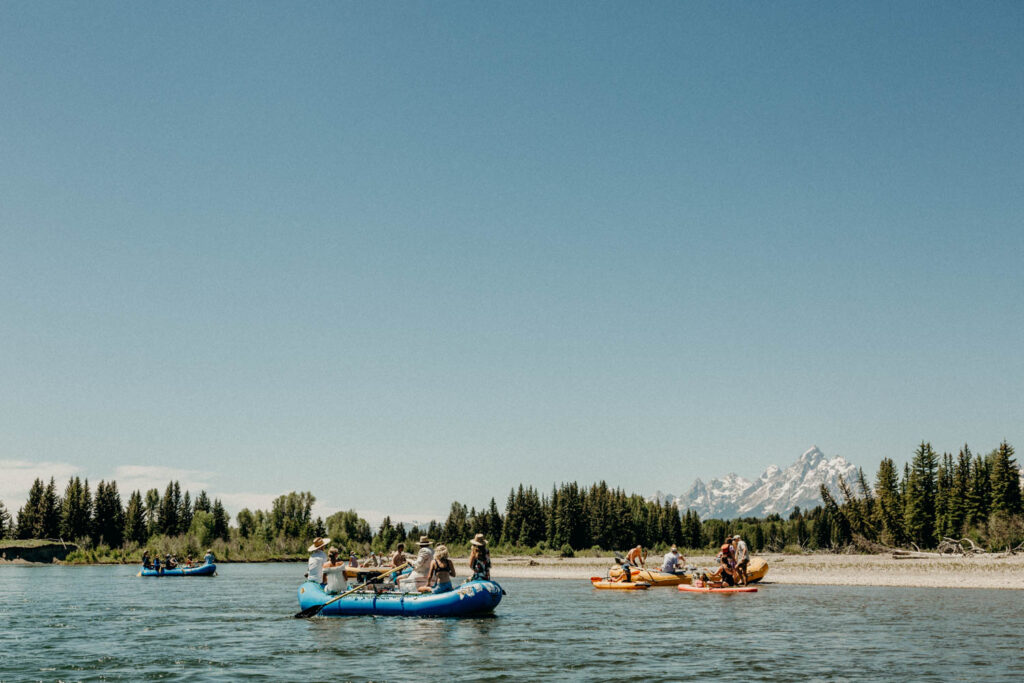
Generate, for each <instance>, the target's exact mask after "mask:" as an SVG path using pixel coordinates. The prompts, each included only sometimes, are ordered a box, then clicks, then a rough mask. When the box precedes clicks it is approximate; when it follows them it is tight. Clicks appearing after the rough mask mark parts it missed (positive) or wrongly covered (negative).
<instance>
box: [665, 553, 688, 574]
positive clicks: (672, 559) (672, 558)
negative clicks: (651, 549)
mask: <svg viewBox="0 0 1024 683" xmlns="http://www.w3.org/2000/svg"><path fill="white" fill-rule="evenodd" d="M685 562H686V558H685V557H683V556H682V555H680V554H679V548H677V547H676V546H672V548H671V549H670V550H669V551H668V552H667V553H665V558H664V559H663V560H662V562H661V571H663V572H665V573H666V574H675V573H676V571H677V570H678V569H679V568H680V567H681V566H682V565H683V564H684V563H685Z"/></svg>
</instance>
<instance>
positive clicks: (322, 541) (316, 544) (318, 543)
mask: <svg viewBox="0 0 1024 683" xmlns="http://www.w3.org/2000/svg"><path fill="white" fill-rule="evenodd" d="M330 542H331V539H329V538H320V537H319V536H317V537H316V538H314V539H313V545H311V546H309V547H308V548H306V552H307V553H311V552H315V551H317V550H320V549H321V548H323V547H324V546H325V545H327V544H328V543H330Z"/></svg>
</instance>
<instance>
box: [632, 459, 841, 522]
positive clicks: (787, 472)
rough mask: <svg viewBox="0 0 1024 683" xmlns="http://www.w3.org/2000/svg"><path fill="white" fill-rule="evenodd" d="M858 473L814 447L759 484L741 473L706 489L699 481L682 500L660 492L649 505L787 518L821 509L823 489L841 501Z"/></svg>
mask: <svg viewBox="0 0 1024 683" xmlns="http://www.w3.org/2000/svg"><path fill="white" fill-rule="evenodd" d="M856 471H857V468H856V467H854V466H853V465H851V464H850V463H849V462H847V460H846V459H845V458H843V457H842V456H838V455H837V456H835V457H833V458H828V457H826V456H825V454H824V453H822V452H821V451H820V450H819V449H818V447H817V446H813V447H812V448H810V449H809V450H808V451H806V452H805V453H804V454H803V455H801V456H800V457H799V458H797V461H796V462H794V463H793V464H792V465H790V466H789V467H787V468H786V469H781V468H779V467H777V466H776V465H772V466H771V467H769V468H768V469H766V470H765V471H764V474H762V475H761V476H760V477H758V478H757V479H756V480H754V481H750V480H749V479H744V478H743V477H740V476H738V475H736V474H727V475H725V476H724V477H722V478H720V479H712V480H711V481H709V482H708V483H707V484H705V483H704V482H703V481H701V480H700V479H697V480H696V481H694V482H693V485H692V486H691V487H690V488H689V490H688V491H687V492H686V493H684V494H683V495H681V496H676V495H674V494H671V493H662V492H661V491H656V492H655V494H654V495H653V496H652V497H651V498H650V500H661V502H662V503H663V504H666V505H671V504H672V503H673V502H674V503H675V504H676V505H678V506H679V509H680V510H682V511H685V510H688V509H690V510H696V511H697V513H698V514H699V515H700V517H701V519H715V518H717V519H733V518H736V517H764V516H766V515H770V514H772V513H778V514H780V515H783V516H786V515H788V514H789V513H790V512H792V511H793V508H794V507H797V506H799V507H800V509H802V510H805V509H808V508H813V507H815V506H816V505H821V502H822V501H821V485H822V484H825V486H827V487H828V489H829V490H830V491H831V492H832V493H833V494H834V495H835V496H836V498H837V499H838V500H839V501H840V502H841V501H842V495H841V494H840V493H839V477H840V476H843V477H845V478H846V480H847V482H850V483H851V484H852V480H853V477H854V475H855V474H856Z"/></svg>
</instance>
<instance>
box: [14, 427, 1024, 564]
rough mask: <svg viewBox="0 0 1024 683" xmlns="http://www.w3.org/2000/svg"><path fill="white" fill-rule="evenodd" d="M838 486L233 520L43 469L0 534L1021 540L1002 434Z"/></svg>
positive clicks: (278, 502)
mask: <svg viewBox="0 0 1024 683" xmlns="http://www.w3.org/2000/svg"><path fill="white" fill-rule="evenodd" d="M840 492H841V496H840V498H839V499H838V500H837V499H836V497H835V496H833V495H832V493H831V492H830V491H829V490H828V489H827V488H826V487H824V486H822V488H821V496H822V500H823V504H822V505H820V506H817V507H815V508H813V509H810V510H800V509H799V508H797V509H795V510H793V511H792V512H790V513H789V514H788V515H787V516H786V517H785V518H783V517H782V516H780V515H769V516H768V517H765V518H741V519H734V520H719V519H707V520H701V519H700V517H699V516H698V515H697V513H696V512H694V511H692V510H686V511H680V510H678V509H677V508H676V506H675V505H665V504H663V502H662V501H659V500H653V501H652V500H647V499H645V498H643V497H641V496H639V495H636V494H627V493H625V492H624V491H623V490H622V489H618V488H612V487H610V486H608V485H607V484H606V483H605V482H600V483H596V484H592V485H590V486H581V485H580V484H578V483H576V482H571V483H567V484H561V485H560V486H553V487H552V489H551V491H550V493H546V494H542V493H540V492H539V491H538V490H536V489H534V488H533V487H530V486H523V485H519V486H518V487H517V488H514V489H513V490H511V491H510V492H509V495H508V498H507V499H506V502H505V507H504V512H503V513H502V512H501V511H499V509H498V505H497V503H496V501H495V500H494V499H493V498H492V499H491V500H490V503H489V505H487V506H486V507H484V508H482V509H480V510H477V509H476V508H473V507H469V508H467V507H466V506H465V505H463V504H462V503H459V502H457V501H456V502H453V503H452V504H451V506H450V509H449V514H448V517H447V518H446V519H445V520H443V521H438V520H432V521H431V522H429V523H428V524H426V525H424V526H423V527H422V528H421V527H417V526H412V527H411V528H410V527H407V526H406V525H403V524H396V523H394V522H393V521H392V520H391V518H390V517H385V518H384V520H383V521H382V523H381V524H380V526H379V527H378V528H377V529H376V530H374V529H372V528H371V527H370V524H369V523H368V522H367V521H366V520H365V519H363V518H361V517H360V516H359V515H358V514H357V513H356V512H355V511H353V510H348V511H342V512H337V513H335V514H333V515H331V516H330V517H328V518H327V519H326V520H323V519H320V518H313V516H312V507H313V503H314V502H315V501H316V499H315V497H314V496H313V494H312V493H310V492H302V493H297V492H292V493H289V494H286V495H282V496H279V497H278V498H277V499H275V500H274V501H273V503H272V505H271V508H270V509H269V510H249V509H243V510H241V511H240V512H239V513H238V514H237V515H236V517H235V524H234V525H232V524H231V523H230V521H231V520H230V519H229V517H228V515H227V513H226V511H225V510H224V507H223V505H222V504H221V501H220V500H217V499H214V500H211V499H210V498H209V496H208V495H207V493H206V492H205V491H200V492H199V494H198V495H196V496H195V498H193V497H192V494H191V493H190V492H189V491H185V492H182V491H181V487H180V485H179V483H178V482H176V481H172V482H169V483H168V485H167V487H166V488H165V490H164V493H163V495H161V494H160V492H159V490H157V489H150V490H149V491H146V492H145V494H143V493H142V492H141V491H133V492H132V493H131V494H130V495H129V497H128V501H127V504H125V505H122V499H121V495H120V493H119V491H118V487H117V482H113V481H111V482H104V481H100V482H99V484H97V485H96V489H95V493H92V492H91V491H90V486H89V481H88V480H85V481H82V480H80V479H79V478H78V477H72V478H71V479H70V480H69V481H68V483H67V485H66V486H65V488H64V492H63V496H61V495H59V494H58V490H57V485H56V482H55V481H54V480H53V479H52V478H51V479H50V482H49V483H48V484H44V482H43V481H42V480H39V479H37V480H36V481H35V483H34V484H33V486H32V488H31V490H30V492H29V497H28V500H27V501H26V503H25V505H23V506H22V507H21V508H20V509H19V510H18V512H17V515H16V516H14V515H11V514H10V513H9V512H8V511H7V509H6V508H5V507H4V505H3V503H2V502H0V538H5V537H6V538H15V539H22V540H26V539H63V540H65V541H73V542H74V543H75V544H76V545H77V547H78V549H77V550H74V551H72V552H71V553H70V554H69V555H68V557H67V560H66V561H67V562H71V563H125V562H129V563H131V562H139V561H140V560H141V557H142V552H143V550H145V549H148V550H149V551H150V552H151V553H155V554H158V555H161V556H162V555H166V554H173V555H175V556H177V557H178V558H179V559H185V558H188V557H190V556H191V557H194V558H198V557H201V556H202V555H203V554H204V553H205V551H206V549H212V550H213V551H214V553H215V555H216V556H217V558H218V560H220V561H235V562H258V561H287V560H302V559H304V558H305V557H306V556H307V553H306V545H307V544H308V542H309V540H310V539H311V538H313V537H315V536H330V537H331V539H332V543H333V544H334V545H337V546H338V547H340V548H342V549H344V551H346V552H349V551H351V552H355V553H357V554H358V555H360V556H365V555H367V554H368V553H369V552H370V551H376V552H378V553H387V552H389V551H390V550H392V549H394V547H395V545H396V544H397V543H399V542H403V541H406V540H411V542H415V541H416V540H418V539H419V537H420V536H421V535H426V536H429V537H430V538H431V539H433V540H435V541H438V542H443V543H446V544H448V545H449V546H450V547H451V548H452V550H453V552H454V553H455V554H456V555H459V554H464V553H466V552H467V549H468V545H467V544H468V542H469V539H470V538H472V536H473V535H474V534H476V533H483V534H484V535H485V536H486V537H487V538H488V539H489V541H490V543H491V552H492V553H494V554H496V555H498V554H505V555H559V556H563V557H572V556H577V555H594V556H598V555H607V554H608V552H614V551H616V550H618V551H622V550H623V549H625V548H628V547H631V546H633V545H636V544H641V545H643V546H645V547H647V548H651V549H653V550H655V551H657V552H660V551H662V550H663V549H665V548H666V547H667V546H668V545H669V544H675V545H678V546H679V547H680V548H683V549H686V550H687V551H688V552H700V551H706V550H708V549H713V548H715V547H716V546H718V545H720V544H721V543H722V542H723V541H724V539H725V537H726V536H727V535H731V534H735V533H739V534H741V535H742V536H743V537H744V538H745V539H746V540H747V543H748V544H749V546H750V547H751V549H752V550H753V551H754V552H766V551H771V552H790V553H803V552H816V551H819V552H820V551H826V552H837V551H844V550H857V549H860V550H864V551H875V550H878V549H879V548H880V547H887V548H915V549H931V548H936V547H939V546H940V544H942V543H943V542H944V539H947V538H954V539H958V540H959V541H967V542H969V543H972V544H977V545H978V546H982V547H988V548H990V549H1011V550H1012V549H1014V548H1018V549H1019V548H1020V547H1021V544H1022V543H1024V509H1022V489H1021V480H1020V469H1019V467H1018V465H1017V462H1016V460H1015V459H1014V450H1013V447H1012V446H1010V445H1009V444H1008V443H1005V442H1004V443H1002V444H1000V446H999V447H998V448H996V449H994V450H993V451H991V452H990V453H988V454H987V455H985V456H980V455H974V454H972V452H971V450H970V449H969V448H968V447H967V446H966V445H965V446H964V447H963V448H962V449H961V450H960V452H959V453H958V454H957V455H956V456H954V455H952V454H950V453H945V454H943V455H941V456H940V455H938V454H937V453H936V452H935V451H934V450H933V449H932V447H931V445H930V444H928V443H921V444H920V446H919V447H918V448H917V450H916V451H915V453H914V457H913V459H912V461H911V462H909V463H907V464H905V465H904V467H903V469H902V474H901V472H900V469H899V468H898V467H897V465H896V463H895V462H894V461H893V460H891V459H889V458H886V459H883V460H882V462H881V464H880V465H879V468H878V472H877V474H876V476H875V481H874V485H873V486H872V485H871V484H870V483H869V482H868V480H867V478H866V476H865V474H864V472H863V470H860V471H858V472H857V475H856V477H855V478H854V480H853V481H846V480H840Z"/></svg>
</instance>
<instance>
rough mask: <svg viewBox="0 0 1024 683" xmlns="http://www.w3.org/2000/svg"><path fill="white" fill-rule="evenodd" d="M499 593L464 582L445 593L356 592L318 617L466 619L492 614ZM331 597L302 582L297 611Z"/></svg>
mask: <svg viewBox="0 0 1024 683" xmlns="http://www.w3.org/2000/svg"><path fill="white" fill-rule="evenodd" d="M502 593H503V591H502V590H501V586H499V585H498V584H496V583H495V582H494V581H467V582H466V583H464V584H462V585H461V586H459V587H458V588H456V589H455V590H452V591H449V592H447V593H391V592H386V593H372V592H357V593H353V594H352V595H346V596H345V597H343V598H341V599H340V600H337V601H335V602H332V603H331V604H330V605H327V606H326V607H324V608H323V610H322V611H321V612H320V615H321V616H325V617H347V616H356V615H363V614H379V615H381V616H404V617H470V616H477V615H481V614H489V613H490V612H493V611H494V608H495V607H497V606H498V603H499V602H501V595H502ZM332 597H333V596H332V595H331V594H330V593H327V592H326V591H324V589H323V588H322V587H321V586H320V584H318V583H316V582H315V581H306V582H305V583H303V584H302V585H301V586H299V607H300V608H301V609H303V610H305V609H308V608H310V607H313V606H314V605H322V604H324V603H325V602H327V601H328V600H330V599H331V598H332Z"/></svg>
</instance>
